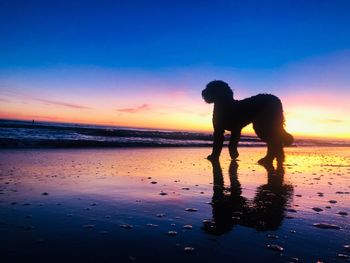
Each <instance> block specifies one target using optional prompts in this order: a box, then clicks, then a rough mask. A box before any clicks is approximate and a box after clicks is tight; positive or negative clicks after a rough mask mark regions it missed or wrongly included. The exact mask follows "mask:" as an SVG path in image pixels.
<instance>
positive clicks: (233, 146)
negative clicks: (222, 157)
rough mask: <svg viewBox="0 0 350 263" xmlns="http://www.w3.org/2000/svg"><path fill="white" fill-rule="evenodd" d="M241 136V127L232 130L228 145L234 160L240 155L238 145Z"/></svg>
mask: <svg viewBox="0 0 350 263" xmlns="http://www.w3.org/2000/svg"><path fill="white" fill-rule="evenodd" d="M240 137H241V130H240V129H237V130H232V131H231V138H230V143H229V145H228V149H229V152H230V156H231V159H232V160H235V159H236V158H237V157H238V155H239V153H238V151H237V146H238V141H239V138H240Z"/></svg>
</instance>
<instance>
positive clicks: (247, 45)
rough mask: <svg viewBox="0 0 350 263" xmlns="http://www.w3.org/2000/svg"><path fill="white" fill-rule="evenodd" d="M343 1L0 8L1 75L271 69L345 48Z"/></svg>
mask: <svg viewBox="0 0 350 263" xmlns="http://www.w3.org/2000/svg"><path fill="white" fill-rule="evenodd" d="M349 12H350V2H349V1H322V0H321V1H16V0H14V1H3V0H2V1H0V25H1V26H0V35H1V39H2V40H1V42H0V52H1V53H0V56H1V60H0V67H1V68H12V67H29V68H32V67H53V66H61V65H95V66H96V65H97V66H103V67H113V68H120V67H121V68H125V67H131V68H143V69H150V70H152V69H162V68H169V67H183V66H193V65H195V66H198V65H210V66H215V67H235V68H258V69H259V68H276V67H279V66H281V65H283V64H286V63H290V62H293V61H298V60H301V59H304V58H306V57H312V56H318V55H321V54H324V53H330V52H333V51H335V50H341V49H346V48H349V46H350V34H349V25H350V16H349V15H348V14H349Z"/></svg>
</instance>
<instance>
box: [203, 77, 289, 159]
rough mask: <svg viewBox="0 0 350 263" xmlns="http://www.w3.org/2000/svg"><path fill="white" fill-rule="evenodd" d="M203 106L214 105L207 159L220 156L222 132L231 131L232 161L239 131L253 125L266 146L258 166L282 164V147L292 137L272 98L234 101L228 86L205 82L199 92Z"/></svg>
mask: <svg viewBox="0 0 350 263" xmlns="http://www.w3.org/2000/svg"><path fill="white" fill-rule="evenodd" d="M202 97H203V99H204V100H205V101H206V102H207V103H214V112H213V126H214V143H213V151H212V154H211V155H209V156H208V159H211V160H212V159H217V158H219V156H220V153H221V149H222V145H223V142H224V132H225V130H227V131H231V138H230V143H229V152H230V156H231V158H232V159H236V158H237V157H238V151H237V145H238V141H239V138H240V135H241V130H242V128H243V127H245V126H246V125H248V124H250V123H253V128H254V130H255V133H256V134H257V135H258V137H259V138H260V139H261V140H262V141H264V142H266V143H267V154H266V156H265V157H264V158H262V159H260V160H259V163H260V164H269V163H272V161H273V160H274V158H276V159H277V162H278V163H282V162H283V161H284V152H283V146H289V145H291V144H292V143H293V141H294V139H293V136H292V135H290V134H289V133H287V132H286V131H285V130H284V116H283V109H282V103H281V101H280V100H279V98H277V97H276V96H274V95H271V94H258V95H256V96H253V97H250V98H246V99H243V100H234V99H233V92H232V90H231V88H230V86H229V85H228V84H227V83H226V82H223V81H221V80H215V81H212V82H209V83H208V84H207V86H206V88H205V89H204V90H203V91H202Z"/></svg>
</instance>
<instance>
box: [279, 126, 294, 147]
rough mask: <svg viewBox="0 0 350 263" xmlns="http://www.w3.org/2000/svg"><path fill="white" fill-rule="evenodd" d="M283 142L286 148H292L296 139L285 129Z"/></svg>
mask: <svg viewBox="0 0 350 263" xmlns="http://www.w3.org/2000/svg"><path fill="white" fill-rule="evenodd" d="M282 140H283V145H284V146H290V145H292V143H293V142H294V137H293V136H292V135H291V134H290V133H288V132H286V130H285V129H283V131H282Z"/></svg>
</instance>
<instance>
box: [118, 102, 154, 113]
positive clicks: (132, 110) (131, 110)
mask: <svg viewBox="0 0 350 263" xmlns="http://www.w3.org/2000/svg"><path fill="white" fill-rule="evenodd" d="M151 109H152V107H151V105H150V104H142V105H140V106H137V107H134V108H124V109H117V111H119V112H126V113H137V112H140V111H148V110H151Z"/></svg>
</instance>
